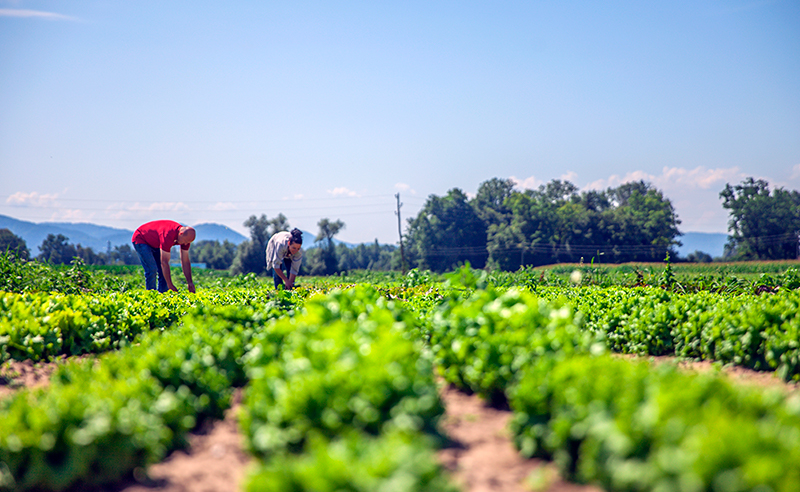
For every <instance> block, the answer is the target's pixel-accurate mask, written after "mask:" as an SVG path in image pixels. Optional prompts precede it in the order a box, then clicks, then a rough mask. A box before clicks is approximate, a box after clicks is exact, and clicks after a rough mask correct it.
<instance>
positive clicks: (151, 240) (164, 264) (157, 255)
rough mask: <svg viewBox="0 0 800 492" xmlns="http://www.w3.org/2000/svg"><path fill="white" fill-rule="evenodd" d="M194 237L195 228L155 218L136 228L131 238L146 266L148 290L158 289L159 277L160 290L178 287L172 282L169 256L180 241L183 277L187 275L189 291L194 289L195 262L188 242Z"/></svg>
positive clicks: (145, 274)
mask: <svg viewBox="0 0 800 492" xmlns="http://www.w3.org/2000/svg"><path fill="white" fill-rule="evenodd" d="M195 236H196V233H195V230H194V228H192V227H187V226H182V225H180V224H179V223H177V222H175V221H173V220H154V221H153V222H148V223H147V224H143V225H141V226H139V228H138V229H136V232H134V233H133V237H132V238H131V240H132V241H133V248H134V249H135V250H136V252H137V253H138V254H139V259H140V260H141V262H142V267H143V268H144V279H145V288H146V289H148V290H152V289H155V288H156V276H158V291H159V292H166V291H167V290H174V291H177V290H178V289H176V288H175V285H174V284H173V283H172V275H171V274H170V270H169V256H170V250H171V249H172V247H173V246H175V245H176V244H179V245H180V247H181V269H182V270H183V275H184V277H186V284H187V286H188V287H189V292H194V282H192V263H191V261H190V260H189V245H190V244H191V242H192V241H194V238H195Z"/></svg>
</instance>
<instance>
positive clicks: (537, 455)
mask: <svg viewBox="0 0 800 492" xmlns="http://www.w3.org/2000/svg"><path fill="white" fill-rule="evenodd" d="M4 261H6V263H5V264H0V267H2V268H5V269H7V271H6V272H4V274H6V275H4V278H6V280H5V282H6V285H5V286H4V287H3V291H2V292H0V358H2V361H3V364H4V366H3V372H2V378H3V381H4V384H3V387H4V388H3V392H2V393H0V422H2V425H0V463H1V464H0V490H67V489H69V488H70V487H72V488H73V490H78V489H84V490H91V487H94V488H95V489H96V490H101V489H102V490H127V489H125V488H124V487H134V488H131V489H130V490H170V489H168V488H166V487H168V486H169V481H168V480H167V481H166V482H165V481H164V479H162V481H161V482H159V481H158V480H154V479H153V478H152V477H153V476H155V475H156V474H157V473H158V470H159V467H163V466H164V465H167V464H168V463H173V462H175V461H176V460H178V459H180V458H178V457H180V456H182V455H181V454H180V453H182V451H180V450H182V449H186V448H187V445H189V444H191V446H192V447H190V448H189V449H190V451H191V450H199V451H198V452H197V453H196V454H198V455H202V453H203V450H205V452H206V454H207V455H208V456H209V457H210V462H209V463H211V462H214V461H223V462H224V460H222V459H221V456H224V455H226V453H227V454H228V457H229V458H230V459H233V460H238V461H240V462H242V463H244V462H246V463H248V470H247V472H246V473H245V472H244V471H243V472H242V476H241V478H240V480H241V481H240V487H241V490H254V491H255V490H343V489H346V490H458V486H459V484H460V483H465V480H464V475H463V474H462V475H460V476H459V474H458V471H457V469H458V468H461V469H462V471H464V470H467V471H469V469H471V468H472V467H473V466H477V465H472V466H470V465H468V463H469V461H464V459H466V458H463V457H462V458H461V460H462V461H457V460H458V459H459V458H458V457H454V455H458V454H459V453H461V454H466V451H463V450H464V449H467V448H468V446H466V445H464V442H465V440H466V439H467V438H466V437H464V436H463V435H460V436H459V437H457V438H455V437H454V435H455V434H457V432H461V431H463V430H464V429H465V428H467V427H468V426H469V425H472V424H476V423H477V424H480V423H482V422H484V421H486V422H488V421H489V420H491V419H492V418H495V419H497V418H499V419H500V424H499V425H500V428H501V429H505V430H503V431H501V432H503V433H506V434H507V435H508V437H509V441H510V442H513V444H514V446H515V447H514V448H513V453H516V454H515V459H518V460H519V463H521V465H520V466H522V468H521V470H524V471H520V472H515V473H520V477H521V478H520V479H519V480H516V481H517V482H519V481H522V482H523V484H522V485H525V484H527V486H528V487H529V488H530V487H539V490H676V491H678V490H681V491H682V490H686V491H689V490H720V491H739V490H776V491H777V490H794V487H795V484H796V483H800V475H798V473H800V395H798V392H797V391H796V389H795V384H796V383H795V382H796V381H797V380H798V379H800V343H798V341H799V340H800V318H798V316H797V311H798V309H800V293H798V290H797V288H798V287H799V286H800V281H799V280H798V279H800V275H798V273H797V270H795V269H794V268H793V267H794V266H795V265H793V264H788V265H787V264H780V265H779V266H777V267H775V266H772V265H769V266H766V267H764V268H765V269H764V270H763V271H762V272H761V273H759V272H758V271H757V268H756V269H755V271H741V272H736V271H734V272H726V271H724V270H718V271H714V272H710V273H708V272H707V273H688V272H682V271H680V267H681V266H682V265H669V264H664V265H661V266H660V267H659V266H657V265H652V266H648V267H647V268H649V270H644V267H638V266H637V267H635V268H634V270H633V272H625V271H619V272H611V273H608V272H599V270H598V269H599V268H600V267H599V266H594V265H588V266H587V265H570V266H567V267H565V268H568V269H569V270H565V271H563V272H562V271H558V270H557V269H556V268H551V269H529V270H522V271H519V272H515V273H490V274H487V273H485V272H481V271H476V270H471V269H469V268H468V267H464V268H462V269H460V270H457V271H455V272H453V273H451V274H448V275H444V276H436V275H433V274H431V273H429V272H420V271H416V270H414V271H412V272H409V273H408V274H406V275H400V274H376V273H369V272H354V273H352V274H350V275H343V276H340V277H328V278H303V279H302V280H303V283H302V285H301V286H300V287H299V288H298V289H296V290H295V291H292V292H283V291H275V290H274V289H272V288H271V286H270V285H269V283H266V282H264V281H263V279H259V278H256V277H253V276H246V277H229V276H226V275H222V274H219V273H215V272H207V273H201V274H198V275H197V276H196V278H195V283H196V285H197V287H198V291H197V294H195V295H191V294H189V293H187V292H185V291H183V292H178V293H168V294H165V295H159V294H156V293H152V292H145V291H143V290H141V287H140V286H139V285H138V284H139V283H140V282H139V279H138V277H137V276H136V273H138V272H136V271H135V270H134V271H128V270H124V269H121V270H120V271H110V270H90V269H86V268H82V267H80V266H74V267H72V268H64V269H51V270H49V271H43V270H36V271H35V272H33V270H32V272H28V271H26V269H27V268H31V269H33V268H34V266H26V265H19V264H13V263H12V262H9V260H8V259H5V260H4ZM717 267H718V268H721V267H720V266H717ZM35 268H39V267H35ZM559 268H561V267H559ZM734 268H744V267H739V266H735V267H734ZM747 268H753V266H747ZM576 272H577V273H576ZM32 273H34V274H35V275H32ZM10 274H13V275H11V276H13V278H14V279H15V280H13V281H9V280H8V278H10V277H9V276H8V275H10ZM43 285H45V286H47V287H48V288H47V289H42V288H41V287H42V286H43ZM54 360H56V361H57V362H53V361H54ZM685 365H691V366H692V367H693V368H695V369H697V368H701V369H702V370H688V371H687V370H685V369H684V368H683V366H685ZM41 371H51V373H49V374H45V375H43V374H42V373H41ZM726 371H732V372H734V373H735V374H738V376H737V377H733V378H731V377H727V376H725V375H724V373H726ZM45 376H46V377H45ZM26 378H27V379H26ZM743 378H744V380H745V381H746V382H747V384H745V383H744V382H743V381H742V379H743ZM457 405H462V408H469V409H468V410H466V411H462V412H461V413H460V414H459V413H456V412H455V410H454V407H456V406H457ZM469 405H472V406H471V407H470V406H469ZM232 408H233V409H235V416H233V415H232V413H233V412H232V411H231V409H232ZM448 412H449V413H448ZM478 412H481V413H479V414H478V415H480V417H478V416H476V415H475V414H476V413H478ZM498 415H500V417H498ZM503 415H504V417H503ZM231 419H233V420H231ZM503 419H505V420H503ZM231 422H235V423H233V424H232V423H231ZM484 423H485V422H484ZM487 425H488V424H487ZM493 425H497V423H496V422H495V423H494V424H493ZM215 432H222V437H221V439H222V441H220V442H222V443H223V444H219V445H217V446H215V444H209V439H210V438H211V437H212V436H216V434H215ZM226 432H227V434H226ZM231 432H233V433H234V435H238V436H239V437H240V438H241V439H242V443H243V445H242V448H241V451H235V450H232V451H226V449H228V448H226V447H225V446H226V445H227V444H225V443H228V442H229V441H226V439H228V440H230V438H231ZM469 432H475V433H477V432H479V430H478V429H477V428H476V429H475V430H473V431H469ZM490 433H492V434H494V435H495V436H496V435H497V433H498V430H497V428H496V427H495V428H494V430H491V431H490ZM487 439H488V438H485V439H484V441H485V440H487ZM458 442H460V443H462V448H459V447H458V446H457V445H456V444H457V443H458ZM217 444H218V443H217ZM459 449H461V450H462V451H459ZM176 452H177V453H178V454H172V455H171V453H176ZM220 453H222V454H220ZM448 453H449V455H448ZM513 453H512V454H513ZM498 454H499V452H498V451H490V452H489V454H488V455H498ZM170 455H171V456H172V458H170V460H169V461H168V462H166V463H165V462H164V459H165V458H166V457H167V456H170ZM183 456H192V454H189V455H185V453H184V455H183ZM215 457H216V460H215ZM529 460H534V461H529ZM484 461H485V459H484ZM454 463H455V464H454ZM526 463H527V464H533V466H532V467H531V468H530V469H527V468H524V467H525V466H526ZM205 466H206V468H208V467H211V466H212V465H210V464H209V465H205ZM505 466H509V467H512V466H517V465H511V464H509V465H501V466H500V467H501V468H503V469H501V470H498V471H499V472H500V474H501V475H502V476H505V477H506V478H507V477H508V475H510V474H511V472H510V469H505V468H504V467H505ZM495 468H498V466H497V465H495ZM209 469H212V468H209ZM242 469H243V468H242ZM554 470H558V473H555V472H554ZM453 471H456V473H455V476H453V475H451V472H453ZM503 472H506V473H505V474H503ZM220 473H222V474H224V473H225V471H224V470H223V471H221V472H220ZM559 475H560V477H563V479H565V480H566V481H564V480H562V479H561V478H559ZM148 476H149V478H148ZM473 478H474V477H473ZM137 480H138V482H137ZM478 480H479V479H477V478H476V479H474V481H473V482H472V487H473V488H464V489H463V490H478V489H479V488H477V487H479V485H478V483H484V484H487V483H488V484H490V483H495V482H492V481H491V479H486V480H485V481H484V482H479V481H478ZM126 484H127V485H126ZM580 484H589V485H588V487H591V488H586V487H587V486H586V485H580ZM522 485H520V484H519V483H517V486H519V487H520V488H519V489H518V490H525V488H523V487H522ZM511 486H514V484H511V485H509V487H511ZM135 487H139V489H136V488H135ZM159 487H161V488H159ZM172 490H178V489H172ZM483 490H490V489H489V488H485V489H483ZM494 490H501V489H498V488H496V487H495V488H494ZM502 490H514V489H512V488H503V489H502Z"/></svg>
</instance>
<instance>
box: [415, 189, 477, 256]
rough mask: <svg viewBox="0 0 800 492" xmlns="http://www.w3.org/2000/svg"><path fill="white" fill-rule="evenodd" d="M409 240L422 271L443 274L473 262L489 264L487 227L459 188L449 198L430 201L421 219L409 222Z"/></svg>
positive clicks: (434, 196) (428, 200) (420, 215)
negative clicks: (460, 264)
mask: <svg viewBox="0 0 800 492" xmlns="http://www.w3.org/2000/svg"><path fill="white" fill-rule="evenodd" d="M407 238H408V242H409V252H410V253H411V256H412V261H416V263H417V267H418V268H424V269H430V270H434V271H437V272H443V271H446V270H449V269H452V268H454V267H456V266H458V264H459V263H464V262H470V264H472V266H474V267H475V268H483V266H484V265H485V264H486V259H487V257H488V251H487V249H486V226H485V225H484V222H483V221H482V220H481V218H480V216H479V215H478V213H477V212H476V210H475V207H473V206H472V205H471V204H470V203H469V200H468V198H467V195H466V194H465V193H464V192H463V191H461V190H460V189H458V188H453V189H452V190H450V191H449V192H448V193H447V195H446V196H444V197H438V196H436V195H431V196H429V197H428V199H427V201H426V202H425V205H424V206H423V208H422V210H420V212H419V214H418V215H417V217H415V218H413V219H410V220H409V227H408V233H407Z"/></svg>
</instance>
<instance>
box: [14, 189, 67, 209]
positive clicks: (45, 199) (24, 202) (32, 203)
mask: <svg viewBox="0 0 800 492" xmlns="http://www.w3.org/2000/svg"><path fill="white" fill-rule="evenodd" d="M57 198H58V194H49V193H45V194H40V193H37V192H35V191H33V192H31V193H23V192H21V191H18V192H16V193H14V194H13V195H11V196H9V197H8V198H6V203H7V204H9V205H13V206H15V207H52V206H54V205H55V201H56V199H57Z"/></svg>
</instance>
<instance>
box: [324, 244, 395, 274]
mask: <svg viewBox="0 0 800 492" xmlns="http://www.w3.org/2000/svg"><path fill="white" fill-rule="evenodd" d="M398 251H399V250H398V248H397V246H394V245H386V244H384V245H381V244H378V240H377V239H376V240H375V242H374V243H371V244H363V243H362V244H359V245H356V246H355V247H352V248H349V247H347V245H345V244H338V245H336V256H337V257H338V258H339V271H348V270H373V271H389V270H399V269H400V264H399V260H400V259H399V257H397V263H395V257H396V255H395V253H396V252H398Z"/></svg>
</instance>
